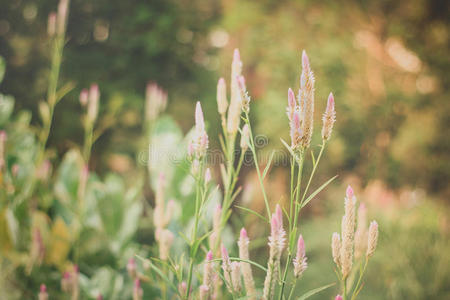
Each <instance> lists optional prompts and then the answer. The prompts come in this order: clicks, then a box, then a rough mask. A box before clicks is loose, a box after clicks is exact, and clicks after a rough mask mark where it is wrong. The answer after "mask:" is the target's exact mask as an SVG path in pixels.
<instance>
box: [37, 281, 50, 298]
mask: <svg viewBox="0 0 450 300" xmlns="http://www.w3.org/2000/svg"><path fill="white" fill-rule="evenodd" d="M38 298H39V300H48V293H47V286H46V285H45V284H41V287H40V289H39V295H38Z"/></svg>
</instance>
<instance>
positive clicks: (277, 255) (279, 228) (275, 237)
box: [263, 205, 286, 299]
mask: <svg viewBox="0 0 450 300" xmlns="http://www.w3.org/2000/svg"><path fill="white" fill-rule="evenodd" d="M285 236H286V232H285V231H284V229H283V215H282V211H281V208H280V206H279V205H277V207H276V210H275V213H274V214H273V215H272V218H271V223H270V236H269V249H270V255H269V261H268V262H267V274H266V279H265V280H264V291H263V299H272V298H273V296H274V293H275V284H276V282H277V280H278V276H279V274H280V259H281V254H282V252H283V249H284V247H285V245H286V239H285Z"/></svg>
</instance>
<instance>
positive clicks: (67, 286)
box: [61, 271, 72, 293]
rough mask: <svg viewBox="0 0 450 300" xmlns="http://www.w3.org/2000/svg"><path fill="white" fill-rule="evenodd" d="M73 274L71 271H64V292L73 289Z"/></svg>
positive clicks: (62, 279) (62, 287)
mask: <svg viewBox="0 0 450 300" xmlns="http://www.w3.org/2000/svg"><path fill="white" fill-rule="evenodd" d="M71 277H72V276H71V275H70V272H67V271H66V272H64V273H63V276H62V278H61V290H62V291H63V292H66V293H69V292H70V291H71V289H72V278H71Z"/></svg>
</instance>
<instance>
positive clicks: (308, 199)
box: [301, 175, 338, 208]
mask: <svg viewBox="0 0 450 300" xmlns="http://www.w3.org/2000/svg"><path fill="white" fill-rule="evenodd" d="M337 177H338V175H335V176H333V177H331V178H330V179H328V181H327V182H325V183H324V184H322V185H321V186H320V187H319V188H318V189H317V190H315V191H314V192H313V193H312V194H311V195H309V196H308V198H306V200H305V201H303V203H301V207H302V208H303V207H305V206H306V204H308V203H309V201H311V200H312V199H313V198H314V197H315V196H316V195H317V194H318V193H320V192H321V191H322V190H323V189H324V188H325V187H326V186H327V185H328V184H330V183H331V182H332V181H333V180H335V179H336V178H337Z"/></svg>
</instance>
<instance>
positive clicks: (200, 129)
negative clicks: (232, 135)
mask: <svg viewBox="0 0 450 300" xmlns="http://www.w3.org/2000/svg"><path fill="white" fill-rule="evenodd" d="M208 145H209V142H208V134H207V133H206V129H205V120H204V116H203V111H202V107H201V104H200V102H197V104H196V107H195V128H194V134H193V137H192V140H191V141H190V143H189V145H188V156H189V159H190V160H191V162H192V168H191V173H192V175H193V176H194V178H195V182H196V197H195V213H194V226H193V229H192V235H191V242H190V245H189V246H190V248H191V249H190V252H189V256H190V262H189V269H188V279H187V288H186V294H185V299H188V298H189V295H190V290H191V284H192V275H193V269H194V259H195V257H196V255H197V251H198V248H199V246H200V244H199V241H198V236H197V234H198V225H199V221H200V215H201V212H202V210H203V208H204V204H205V201H206V198H207V191H208V182H209V180H210V171H206V170H205V158H206V151H207V149H208ZM208 173H209V174H208ZM205 176H206V180H205ZM210 292H211V291H210ZM203 293H206V290H205V288H203Z"/></svg>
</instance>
